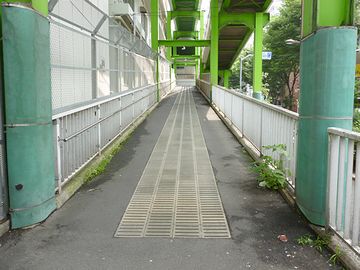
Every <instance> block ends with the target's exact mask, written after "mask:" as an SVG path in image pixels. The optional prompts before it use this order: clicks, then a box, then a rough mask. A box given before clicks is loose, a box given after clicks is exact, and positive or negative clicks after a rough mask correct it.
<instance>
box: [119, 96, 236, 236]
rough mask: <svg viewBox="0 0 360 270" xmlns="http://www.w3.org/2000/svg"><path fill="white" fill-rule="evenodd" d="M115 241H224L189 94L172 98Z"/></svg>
mask: <svg viewBox="0 0 360 270" xmlns="http://www.w3.org/2000/svg"><path fill="white" fill-rule="evenodd" d="M115 237H183V238H188V237H196V238H229V237H230V232H229V228H228V224H227V221H226V217H225V214H224V210H223V206H222V202H221V199H220V196H219V193H218V190H217V186H216V182H215V177H214V174H213V170H212V167H211V163H210V159H209V155H208V152H207V148H206V144H205V140H204V136H203V134H202V130H201V126H200V122H199V118H198V115H197V111H196V108H195V103H194V99H193V97H192V94H191V91H190V90H184V91H182V92H181V93H180V94H179V95H178V97H177V99H176V101H175V103H174V106H173V108H172V110H171V112H170V115H169V117H168V119H167V121H166V123H165V126H164V128H163V130H162V132H161V134H160V137H159V139H158V141H157V143H156V145H155V148H154V150H153V152H152V154H151V156H150V159H149V161H148V163H147V165H146V167H145V170H144V172H143V175H142V177H141V179H140V181H139V184H138V186H137V188H136V190H135V192H134V194H133V197H132V199H131V201H130V203H129V205H128V207H127V209H126V211H125V214H124V216H123V218H122V220H121V222H120V225H119V227H118V228H117V230H116V233H115Z"/></svg>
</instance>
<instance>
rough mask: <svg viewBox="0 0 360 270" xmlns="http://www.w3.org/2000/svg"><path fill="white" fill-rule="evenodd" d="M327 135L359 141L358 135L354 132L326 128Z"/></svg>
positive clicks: (359, 135) (359, 134) (359, 136)
mask: <svg viewBox="0 0 360 270" xmlns="http://www.w3.org/2000/svg"><path fill="white" fill-rule="evenodd" d="M328 133H329V134H331V135H337V136H340V137H346V138H348V139H352V140H354V141H360V133H358V132H355V131H351V130H347V129H342V128H333V127H331V128H328Z"/></svg>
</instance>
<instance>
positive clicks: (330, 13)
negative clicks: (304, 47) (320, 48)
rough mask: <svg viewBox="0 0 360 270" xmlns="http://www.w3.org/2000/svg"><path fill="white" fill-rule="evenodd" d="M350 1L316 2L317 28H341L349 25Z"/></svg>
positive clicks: (329, 0) (328, 0) (320, 0)
mask: <svg viewBox="0 0 360 270" xmlns="http://www.w3.org/2000/svg"><path fill="white" fill-rule="evenodd" d="M351 5H353V1H352V0H341V1H339V0H318V3H317V26H318V27H324V26H341V25H351V24H352V17H353V16H352V15H351V16H350V12H352V9H350V7H351Z"/></svg>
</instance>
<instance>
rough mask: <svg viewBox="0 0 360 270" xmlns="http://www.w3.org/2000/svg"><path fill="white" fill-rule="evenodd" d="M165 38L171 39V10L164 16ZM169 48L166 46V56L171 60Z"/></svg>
mask: <svg viewBox="0 0 360 270" xmlns="http://www.w3.org/2000/svg"><path fill="white" fill-rule="evenodd" d="M166 39H173V37H172V32H171V12H168V13H167V17H166ZM171 51H172V49H171V48H166V58H167V59H168V60H169V61H170V60H171Z"/></svg>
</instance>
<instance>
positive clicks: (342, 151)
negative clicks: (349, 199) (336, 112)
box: [336, 137, 346, 231]
mask: <svg viewBox="0 0 360 270" xmlns="http://www.w3.org/2000/svg"><path fill="white" fill-rule="evenodd" d="M345 158H346V139H345V138H341V137H340V156H339V176H338V185H337V191H338V192H337V206H336V230H338V231H341V230H342V229H343V227H342V225H343V222H342V220H343V201H344V182H345Z"/></svg>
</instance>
